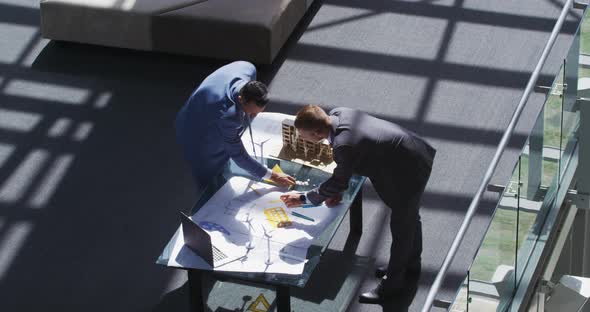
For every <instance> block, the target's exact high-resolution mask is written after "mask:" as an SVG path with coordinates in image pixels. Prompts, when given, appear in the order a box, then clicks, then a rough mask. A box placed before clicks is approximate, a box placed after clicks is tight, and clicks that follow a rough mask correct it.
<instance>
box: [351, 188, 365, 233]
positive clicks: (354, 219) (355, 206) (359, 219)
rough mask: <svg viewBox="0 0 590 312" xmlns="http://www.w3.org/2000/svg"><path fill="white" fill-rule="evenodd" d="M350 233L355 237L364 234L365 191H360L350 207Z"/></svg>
mask: <svg viewBox="0 0 590 312" xmlns="http://www.w3.org/2000/svg"><path fill="white" fill-rule="evenodd" d="M349 214H350V232H351V233H353V234H355V235H359V236H360V235H361V234H363V189H362V187H361V189H360V190H359V191H358V193H357V194H356V197H355V198H354V200H353V201H352V205H350V213H349Z"/></svg>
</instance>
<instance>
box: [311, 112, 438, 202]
mask: <svg viewBox="0 0 590 312" xmlns="http://www.w3.org/2000/svg"><path fill="white" fill-rule="evenodd" d="M329 115H330V119H331V121H332V128H331V133H330V138H329V140H330V141H331V145H332V148H333V151H334V152H333V155H334V161H335V162H336V164H337V166H336V168H335V169H334V173H333V174H332V177H331V178H330V179H328V180H326V181H325V182H324V183H322V184H321V185H320V187H319V188H317V189H315V190H313V191H310V192H308V193H307V197H308V198H309V200H310V201H311V202H312V203H313V204H316V205H317V204H320V203H321V202H322V201H324V200H325V199H326V198H330V197H335V196H337V195H338V194H340V193H341V192H343V191H344V190H346V189H347V188H348V181H349V180H350V177H351V176H352V175H353V174H357V175H363V176H366V177H369V178H370V179H372V180H373V179H379V178H380V177H381V176H383V175H388V177H390V176H393V177H394V178H395V179H402V180H400V181H404V180H408V179H415V178H416V177H415V175H416V172H417V171H416V170H412V168H416V167H417V166H426V167H427V168H429V169H430V168H432V162H433V159H434V155H435V153H436V151H435V149H434V148H433V147H432V146H430V145H429V144H428V143H427V142H426V141H424V140H423V139H422V138H420V137H419V136H417V135H416V134H415V133H413V132H411V131H408V130H406V129H404V128H402V127H401V126H399V125H396V124H394V123H391V122H389V121H385V120H382V119H379V118H376V117H373V116H371V115H369V114H367V113H364V112H362V111H359V110H355V109H349V108H344V107H342V108H336V109H333V110H332V111H330V113H329Z"/></svg>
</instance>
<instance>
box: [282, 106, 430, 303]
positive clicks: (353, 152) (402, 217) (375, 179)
mask: <svg viewBox="0 0 590 312" xmlns="http://www.w3.org/2000/svg"><path fill="white" fill-rule="evenodd" d="M295 127H296V128H297V131H298V132H299V135H300V136H301V137H302V138H304V139H307V140H311V141H321V140H323V139H328V141H329V142H330V145H331V146H332V148H333V155H334V161H335V162H336V164H337V166H336V168H335V169H334V173H333V174H332V177H330V178H329V179H328V180H327V181H325V182H324V183H322V184H321V185H320V186H319V187H318V188H317V189H314V190H312V191H309V192H308V193H307V194H299V193H288V194H285V195H283V196H281V199H282V200H283V202H285V204H286V205H287V206H288V207H297V206H299V205H302V204H304V203H305V202H306V201H308V202H310V203H312V204H314V205H320V204H321V203H322V202H324V201H325V202H326V205H328V206H333V205H336V204H338V203H339V202H340V200H341V198H342V197H341V195H340V194H341V193H342V192H343V191H344V190H346V189H347V188H348V182H349V180H350V177H351V176H352V175H353V174H358V175H363V176H366V177H368V178H369V179H370V180H371V182H372V183H373V186H374V187H375V190H376V191H377V194H379V197H381V199H382V200H383V201H384V202H385V204H386V205H387V206H388V207H389V208H390V209H391V221H390V229H391V235H392V244H391V250H390V259H389V264H388V265H387V267H386V268H379V269H377V273H376V274H377V275H378V276H380V277H382V279H381V282H380V283H379V285H378V286H377V287H376V288H375V289H373V290H371V291H369V292H366V293H363V294H362V295H361V296H360V298H359V301H360V302H361V303H382V302H385V301H387V299H392V298H394V297H396V296H398V295H401V294H402V293H403V292H404V290H405V288H406V287H407V284H408V283H409V282H408V281H409V280H414V281H417V280H418V278H419V275H420V272H421V254H422V223H421V221H420V214H419V211H418V210H419V208H420V198H421V196H422V193H423V192H424V189H425V187H426V183H427V182H428V179H429V177H430V172H431V170H432V163H433V160H434V155H435V154H436V151H435V149H434V148H432V147H431V146H430V145H429V144H428V143H427V142H426V141H424V140H423V139H422V138H420V137H418V136H417V135H416V134H414V133H412V132H410V131H408V130H406V129H404V128H402V127H400V126H398V125H396V124H394V123H391V122H388V121H385V120H382V119H379V118H376V117H373V116H370V115H369V114H366V113H364V112H361V111H358V110H354V109H348V108H336V109H334V110H332V111H331V112H330V113H329V114H326V113H325V112H324V110H322V109H321V108H320V107H319V106H314V105H308V106H306V107H305V108H303V109H301V110H300V111H299V112H298V113H297V118H296V119H295Z"/></svg>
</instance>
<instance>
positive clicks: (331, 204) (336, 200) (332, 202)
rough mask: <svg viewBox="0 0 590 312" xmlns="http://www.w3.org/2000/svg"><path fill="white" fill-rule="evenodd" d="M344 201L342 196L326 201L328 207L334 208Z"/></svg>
mask: <svg viewBox="0 0 590 312" xmlns="http://www.w3.org/2000/svg"><path fill="white" fill-rule="evenodd" d="M341 201H342V195H338V196H336V197H332V198H328V199H326V201H325V203H326V206H328V207H334V206H336V205H338V204H339V203H340V202H341Z"/></svg>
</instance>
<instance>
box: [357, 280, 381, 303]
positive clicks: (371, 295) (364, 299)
mask: <svg viewBox="0 0 590 312" xmlns="http://www.w3.org/2000/svg"><path fill="white" fill-rule="evenodd" d="M384 301H385V296H383V291H382V288H381V283H379V285H378V286H377V287H375V288H374V289H372V290H369V291H367V292H364V293H362V294H360V296H359V302H360V303H369V304H379V303H383V302H384Z"/></svg>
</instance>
